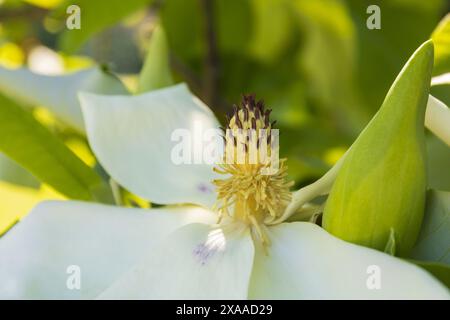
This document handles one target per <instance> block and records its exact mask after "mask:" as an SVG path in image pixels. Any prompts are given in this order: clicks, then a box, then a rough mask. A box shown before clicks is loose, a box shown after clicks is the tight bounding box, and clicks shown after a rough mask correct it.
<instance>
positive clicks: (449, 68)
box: [431, 13, 450, 75]
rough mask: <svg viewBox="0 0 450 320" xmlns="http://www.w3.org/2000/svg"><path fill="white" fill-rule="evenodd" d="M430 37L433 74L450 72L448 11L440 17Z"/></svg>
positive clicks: (449, 17) (449, 20) (449, 24)
mask: <svg viewBox="0 0 450 320" xmlns="http://www.w3.org/2000/svg"><path fill="white" fill-rule="evenodd" d="M431 38H432V39H433V42H434V45H435V52H434V57H435V58H434V70H433V74H435V75H439V74H442V73H447V72H450V13H449V14H447V15H446V16H445V18H444V19H442V21H441V22H440V23H439V25H438V26H437V27H436V29H435V30H434V31H433V34H432V35H431Z"/></svg>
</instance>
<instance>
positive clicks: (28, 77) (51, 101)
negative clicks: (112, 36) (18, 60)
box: [0, 67, 128, 132]
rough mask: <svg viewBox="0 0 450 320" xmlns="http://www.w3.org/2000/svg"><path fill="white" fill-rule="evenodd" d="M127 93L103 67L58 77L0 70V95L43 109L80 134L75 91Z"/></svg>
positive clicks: (26, 70)
mask: <svg viewBox="0 0 450 320" xmlns="http://www.w3.org/2000/svg"><path fill="white" fill-rule="evenodd" d="M79 91H87V92H92V93H100V94H127V93H128V91H127V89H126V88H125V87H124V85H123V84H122V82H121V81H120V80H119V79H118V78H116V77H115V76H114V75H112V74H111V73H109V72H108V71H107V70H106V69H105V68H91V69H86V70H82V71H79V72H76V73H71V74H67V75H61V76H46V75H40V74H36V73H33V72H31V71H29V70H28V69H24V68H21V69H6V68H2V67H0V92H1V93H2V94H4V95H5V96H8V97H9V98H11V99H13V100H15V101H17V102H18V103H19V104H21V105H26V106H45V107H47V108H49V110H50V111H51V112H52V113H54V114H55V115H56V116H57V118H58V119H60V120H62V121H63V122H65V123H67V124H68V125H70V126H72V127H73V128H75V129H77V130H79V131H80V132H83V131H84V121H83V115H82V113H81V108H80V103H79V101H78V96H77V94H78V92H79Z"/></svg>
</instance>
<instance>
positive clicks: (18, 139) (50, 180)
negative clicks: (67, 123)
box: [0, 95, 103, 200]
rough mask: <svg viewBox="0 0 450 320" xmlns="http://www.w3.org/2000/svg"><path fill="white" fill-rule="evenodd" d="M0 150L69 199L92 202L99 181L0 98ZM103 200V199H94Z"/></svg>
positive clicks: (44, 131) (41, 128)
mask: <svg viewBox="0 0 450 320" xmlns="http://www.w3.org/2000/svg"><path fill="white" fill-rule="evenodd" d="M0 137H1V138H0V151H1V152H3V153H5V154H6V155H8V156H9V157H10V158H12V159H13V160H15V161H16V162H17V163H19V164H20V165H21V166H23V167H24V168H26V169H28V170H29V171H30V172H31V173H33V174H34V175H35V176H36V177H37V178H38V179H40V180H41V181H43V182H45V183H47V184H49V185H50V186H52V187H53V188H54V189H55V190H57V191H59V192H60V193H62V194H64V195H65V196H67V197H69V198H71V199H79V200H95V199H96V193H97V191H98V190H101V189H103V187H102V186H103V181H102V179H101V178H100V177H99V176H98V175H97V174H96V173H95V172H94V171H93V170H92V169H91V168H90V167H88V166H87V165H86V164H84V162H82V161H81V160H80V159H79V158H77V156H75V155H74V154H73V153H72V151H71V150H70V149H68V148H67V147H66V146H65V145H64V143H62V142H61V141H60V140H58V139H57V138H56V137H55V136H53V135H52V134H51V133H50V131H48V129H46V128H45V127H44V126H42V125H41V124H40V123H39V122H38V121H37V120H35V119H34V118H33V116H32V115H31V114H30V113H29V112H27V111H25V110H23V109H22V108H21V107H20V106H19V105H17V104H15V103H14V102H13V101H11V100H9V99H7V98H5V97H3V96H1V95H0ZM97 200H103V199H97Z"/></svg>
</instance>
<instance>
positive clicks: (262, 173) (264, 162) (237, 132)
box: [213, 95, 292, 245]
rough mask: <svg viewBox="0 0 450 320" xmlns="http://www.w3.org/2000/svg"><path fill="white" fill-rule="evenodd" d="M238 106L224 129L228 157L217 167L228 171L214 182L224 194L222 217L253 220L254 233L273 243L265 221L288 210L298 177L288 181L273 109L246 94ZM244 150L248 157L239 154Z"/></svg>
mask: <svg viewBox="0 0 450 320" xmlns="http://www.w3.org/2000/svg"><path fill="white" fill-rule="evenodd" d="M233 109H234V110H233V114H232V115H231V116H230V117H228V119H227V120H228V124H227V127H226V128H225V129H223V130H224V135H223V137H224V142H225V152H224V161H223V163H222V164H219V165H218V166H217V167H215V168H214V170H215V171H216V172H217V173H219V174H223V175H225V176H227V177H225V178H224V179H220V180H214V181H213V182H214V184H215V186H216V191H217V194H218V201H217V203H216V207H217V210H218V212H219V217H220V219H222V218H223V217H225V216H226V217H231V218H232V219H234V220H239V221H241V222H244V223H246V224H248V225H249V226H250V227H251V230H252V235H253V236H254V237H255V236H256V237H257V238H258V239H259V240H260V241H261V242H262V243H263V245H269V244H270V240H269V238H268V237H267V235H266V232H265V228H266V226H265V221H267V220H275V219H276V218H278V217H279V216H281V215H282V213H283V211H284V209H285V207H286V206H287V204H288V203H289V201H290V199H291V193H290V191H289V188H290V187H291V186H292V182H287V180H286V178H287V166H286V165H285V161H286V160H285V159H281V160H278V151H279V150H278V145H277V144H274V143H273V139H272V138H273V136H274V134H273V133H272V129H273V126H274V124H275V122H270V119H269V116H270V112H271V110H270V109H267V110H265V109H264V103H263V102H262V101H257V102H256V101H255V97H254V95H246V96H244V97H243V99H242V102H241V105H240V106H236V105H234V106H233ZM249 132H251V133H249ZM262 150H263V151H264V152H260V151H262ZM255 151H256V154H252V152H253V153H254V152H255ZM239 153H241V155H242V154H243V156H241V157H239V156H237V155H238V154H239ZM275 156H276V157H275ZM230 159H233V161H231V162H230ZM275 162H276V163H275ZM275 164H276V170H273V168H274V165H275Z"/></svg>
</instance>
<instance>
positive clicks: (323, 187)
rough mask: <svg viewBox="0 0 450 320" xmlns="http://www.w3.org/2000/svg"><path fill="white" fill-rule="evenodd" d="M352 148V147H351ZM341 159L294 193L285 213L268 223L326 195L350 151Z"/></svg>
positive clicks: (273, 222) (282, 219) (284, 217)
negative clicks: (318, 177)
mask: <svg viewBox="0 0 450 320" xmlns="http://www.w3.org/2000/svg"><path fill="white" fill-rule="evenodd" d="M350 148H351V147H350ZM350 148H349V149H348V150H347V152H346V153H345V154H344V155H343V156H342V157H341V158H340V159H339V161H338V162H337V163H336V164H335V165H334V166H333V167H332V168H331V169H330V170H328V171H327V173H325V174H324V175H323V176H322V177H321V178H320V179H319V180H317V181H315V182H313V183H311V184H310V185H307V186H306V187H303V188H301V189H300V190H297V191H295V192H294V193H293V194H292V200H291V202H290V203H289V205H288V206H287V208H286V210H285V211H284V213H283V215H282V216H281V217H279V218H278V219H276V220H273V221H266V223H267V224H278V223H281V222H283V221H285V220H286V219H288V218H289V217H290V216H292V215H293V214H294V213H296V212H297V210H298V209H300V208H301V207H303V206H304V205H305V204H306V203H307V202H309V201H311V200H313V199H315V198H317V197H318V196H322V195H326V194H328V193H329V192H330V191H331V187H332V186H333V183H334V181H335V180H336V177H337V175H338V172H339V169H340V168H341V166H342V163H343V162H344V159H345V157H346V155H347V154H348V151H349V150H350Z"/></svg>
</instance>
